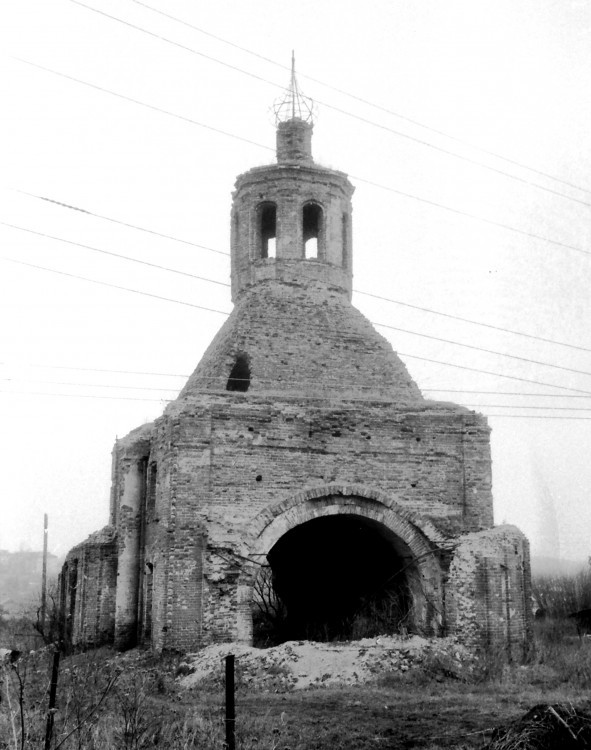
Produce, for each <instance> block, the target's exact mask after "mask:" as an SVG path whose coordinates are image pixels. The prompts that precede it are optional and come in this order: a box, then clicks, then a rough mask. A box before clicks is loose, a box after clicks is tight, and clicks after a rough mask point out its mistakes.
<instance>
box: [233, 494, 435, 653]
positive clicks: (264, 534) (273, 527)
mask: <svg viewBox="0 0 591 750" xmlns="http://www.w3.org/2000/svg"><path fill="white" fill-rule="evenodd" d="M336 515H352V516H356V517H358V518H365V519H369V520H371V521H373V522H374V523H377V524H379V525H380V526H381V527H383V528H384V529H385V530H386V531H387V532H389V533H390V536H391V537H392V538H395V539H396V540H398V541H399V543H400V545H401V546H402V547H403V548H404V549H405V551H406V554H407V555H408V556H409V557H410V558H411V560H412V566H411V567H412V569H411V570H410V572H409V575H411V576H412V577H413V581H412V582H411V588H412V589H413V600H414V606H415V608H416V620H417V623H418V625H419V627H421V628H423V629H424V630H425V631H430V632H433V631H434V630H438V629H439V628H440V627H441V625H442V621H443V601H442V595H441V592H442V571H441V566H440V562H439V555H438V553H439V552H440V551H442V546H443V545H445V542H446V539H445V537H444V536H443V535H442V534H441V533H440V532H439V531H437V529H435V527H434V526H433V525H432V524H431V523H430V522H429V521H427V520H425V519H423V518H420V517H418V516H416V515H415V514H414V513H412V512H410V511H407V510H406V509H404V508H403V507H402V506H401V505H400V504H399V503H398V502H396V500H395V499H394V498H393V497H391V496H389V495H387V494H386V493H384V492H381V491H379V490H375V489H373V488H369V487H365V486H363V485H346V486H345V485H338V484H327V485H323V486H320V487H314V488H311V489H307V490H303V491H301V492H298V493H295V494H294V495H292V496H291V497H289V498H288V499H286V500H284V501H283V502H281V503H277V504H276V505H273V506H270V507H267V508H265V509H264V510H263V511H261V512H260V513H259V514H258V515H257V516H256V517H255V518H254V519H253V520H252V521H251V522H250V524H249V525H248V527H247V529H246V530H245V531H246V533H245V535H244V542H243V547H242V555H243V559H244V558H246V559H247V560H248V561H249V562H246V563H245V565H244V567H243V570H242V575H241V577H240V583H239V593H238V597H239V602H240V605H241V606H239V622H238V635H239V638H240V640H242V641H245V642H249V641H250V640H251V638H252V621H251V613H250V601H251V594H252V584H253V582H254V579H255V577H256V575H257V573H258V570H259V567H260V565H261V564H264V562H265V560H266V556H267V554H268V553H269V552H270V550H271V549H272V548H273V546H274V545H275V544H276V543H277V542H278V541H279V539H281V537H282V536H284V534H286V533H287V532H288V531H290V530H291V529H293V528H295V527H296V526H300V525H301V524H303V523H306V522H308V521H312V520H314V519H315V518H322V517H327V516H336Z"/></svg>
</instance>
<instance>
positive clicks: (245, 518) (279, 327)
mask: <svg viewBox="0 0 591 750" xmlns="http://www.w3.org/2000/svg"><path fill="white" fill-rule="evenodd" d="M303 125H305V124H304V123H295V124H294V123H291V125H289V126H286V127H284V128H283V129H281V128H280V133H279V134H278V138H279V144H280V147H279V162H280V163H279V164H278V165H272V166H269V167H261V168H258V169H254V170H251V171H250V172H247V173H246V174H244V175H241V176H240V177H239V178H238V181H237V183H236V191H235V193H234V205H233V210H232V290H233V297H234V301H235V307H234V310H233V312H232V314H231V315H230V316H229V318H228V320H227V321H226V323H225V324H224V325H223V326H222V328H221V330H220V331H219V333H218V334H217V335H216V337H215V338H214V339H213V341H212V343H211V345H210V346H209V348H208V350H207V351H206V353H205V354H204V356H203V358H202V360H201V362H200V363H199V365H198V366H197V369H196V370H195V372H194V374H193V375H192V376H191V377H190V378H189V380H188V382H187V384H186V386H185V388H184V389H183V391H182V392H181V394H180V395H179V397H178V399H177V400H176V401H174V402H173V403H171V404H170V405H169V406H168V407H167V408H166V410H165V412H164V414H163V415H162V416H161V417H160V418H159V419H158V420H156V422H155V423H153V424H149V425H144V426H143V427H141V428H138V429H137V430H134V431H133V432H132V433H130V435H128V436H127V437H126V438H124V439H123V440H119V441H118V442H117V444H116V446H115V449H114V451H113V489H112V493H111V510H110V523H111V527H108V528H109V529H110V531H109V535H108V536H105V537H104V538H102V537H100V538H95V539H93V538H91V539H89V540H88V541H87V542H86V543H84V544H82V545H79V546H78V547H77V548H75V549H74V550H72V552H71V553H70V555H69V556H68V561H67V563H66V566H65V568H64V571H63V574H62V586H61V591H62V607H63V609H64V611H66V612H68V613H70V614H71V615H72V617H71V625H69V628H70V637H71V640H72V642H73V643H75V644H80V645H94V644H96V643H98V642H101V641H109V642H112V641H113V640H114V642H115V643H116V645H117V646H119V647H120V648H125V647H128V646H130V645H133V644H134V643H136V642H138V641H140V642H144V643H149V644H151V645H152V646H153V647H155V648H157V649H177V650H183V651H191V650H195V649H198V648H200V647H202V646H203V645H206V644H209V643H212V642H218V641H227V640H239V641H242V642H246V643H248V642H250V640H251V638H252V627H253V625H252V616H251V603H252V596H253V583H254V581H255V579H256V577H257V574H258V572H259V570H260V565H261V563H263V562H265V560H266V558H267V555H269V553H270V552H271V551H272V550H273V549H274V548H277V545H278V544H279V543H280V542H281V541H282V540H285V539H287V538H289V536H290V534H293V533H294V532H296V531H298V530H302V529H304V530H305V529H309V528H312V525H313V524H316V527H315V528H318V523H319V522H321V523H327V522H328V523H330V524H332V523H333V521H332V520H330V519H333V518H338V519H341V521H343V522H345V519H354V520H355V524H356V527H355V528H359V529H362V532H363V533H364V534H366V535H369V536H371V535H374V536H373V537H371V538H372V539H375V543H376V545H377V546H379V545H378V543H379V544H381V545H384V544H386V545H387V549H388V555H389V556H391V557H392V559H396V560H398V561H400V562H399V568H397V570H396V572H395V575H396V576H399V577H400V581H401V583H400V588H399V591H400V592H405V594H404V595H405V596H406V597H407V599H408V611H407V612H406V614H405V616H404V617H405V619H404V623H405V625H404V627H406V626H407V625H408V626H410V627H412V628H414V629H415V630H418V631H420V632H422V633H425V634H430V635H441V634H443V633H456V634H458V636H459V637H460V638H461V639H462V640H464V642H465V643H467V644H469V645H471V646H475V645H493V646H498V645H500V646H502V648H503V649H504V653H506V655H507V656H508V657H510V658H520V657H521V656H522V655H523V653H524V648H525V645H526V643H527V640H528V638H529V635H530V625H531V619H530V614H529V607H528V602H529V588H528V587H529V575H530V574H529V557H528V548H527V542H526V541H525V539H524V538H523V537H522V536H521V535H520V533H519V532H518V531H517V530H514V529H512V528H505V527H503V528H501V529H493V528H492V525H493V517H492V493H491V461H490V447H489V428H488V425H487V422H486V420H485V418H484V417H482V416H481V415H479V414H476V413H474V412H471V411H469V410H468V409H465V408H462V407H459V406H457V405H454V404H450V403H440V402H434V401H428V400H425V399H424V398H423V396H422V394H421V393H420V391H419V389H418V387H417V386H416V384H415V383H414V382H413V381H412V379H411V378H410V376H409V374H408V372H407V370H406V367H405V366H404V364H403V363H402V362H401V361H400V359H399V358H398V357H397V355H396V354H395V352H394V351H393V350H392V348H391V346H390V344H389V343H388V342H387V341H386V340H385V339H384V338H383V337H382V336H380V335H379V334H378V333H377V332H376V331H375V330H374V329H373V327H372V326H371V324H370V323H369V321H368V320H367V319H366V318H365V317H364V316H363V315H361V313H359V311H357V310H356V309H355V308H354V307H352V305H351V303H350V290H351V258H352V246H351V203H350V199H351V195H352V192H353V188H352V186H351V185H350V183H349V181H348V179H347V177H346V176H345V175H343V174H342V173H340V172H335V171H332V170H328V169H324V168H321V167H318V166H317V165H315V164H314V163H313V162H312V160H311V158H308V155H307V154H308V152H307V149H308V145H309V144H308V141H306V138H308V136H309V133H310V132H311V130H310V129H309V127H308V126H306V128H307V129H306V128H303ZM292 126H293V127H292ZM290 129H292V130H293V131H294V132H291V130H290ZM288 131H289V132H288ZM312 204H313V205H314V206H319V207H320V208H314V209H313V210H312V211H311V213H310V215H311V216H312V219H310V220H309V221H310V222H311V223H310V226H305V222H304V218H303V216H304V213H303V212H304V208H305V206H306V205H312ZM269 205H271V206H272V210H271V209H268V206H269ZM261 206H263V208H261ZM261 217H263V218H261ZM310 232H312V233H314V232H316V235H317V237H316V239H317V250H318V257H317V258H316V259H314V260H311V259H308V260H307V259H306V258H305V256H304V240H305V238H306V235H309V234H310ZM261 238H262V239H261ZM265 238H266V239H265ZM269 238H272V239H273V240H276V257H264V255H265V253H266V252H267V250H268V247H267V246H266V245H265V242H266V241H267V239H269ZM231 373H232V375H231ZM327 519H328V521H327ZM322 528H324V527H322ZM326 528H329V529H330V528H332V527H330V526H326ZM335 528H337V527H336V526H335ZM340 528H344V527H340ZM347 528H349V527H347ZM360 533H361V532H360ZM292 538H293V537H292ZM329 541H330V540H328V539H327V543H329ZM335 549H336V548H335ZM354 552H355V550H351V554H353V553H354ZM306 553H307V550H306V549H305V548H302V549H301V550H297V551H296V553H295V555H296V558H297V557H298V555H299V556H301V558H302V559H303V558H304V557H305V555H306ZM288 560H289V563H290V564H291V557H289V558H288ZM300 562H301V560H298V559H294V560H293V566H294V567H296V566H298V564H300ZM319 572H320V571H319ZM378 572H379V571H378ZM89 576H92V577H93V581H92V583H88V584H84V586H81V584H80V581H81V580H82V578H84V580H87V579H88V577H89ZM376 577H379V575H377V573H376ZM370 583H371V582H368V585H369V584H370ZM115 588H116V592H115ZM370 588H371V586H370ZM392 627H394V625H392Z"/></svg>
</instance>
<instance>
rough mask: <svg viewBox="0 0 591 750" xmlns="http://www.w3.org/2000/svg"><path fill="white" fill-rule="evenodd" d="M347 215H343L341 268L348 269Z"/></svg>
mask: <svg viewBox="0 0 591 750" xmlns="http://www.w3.org/2000/svg"><path fill="white" fill-rule="evenodd" d="M349 262H350V261H349V215H348V214H347V213H344V214H343V268H349Z"/></svg>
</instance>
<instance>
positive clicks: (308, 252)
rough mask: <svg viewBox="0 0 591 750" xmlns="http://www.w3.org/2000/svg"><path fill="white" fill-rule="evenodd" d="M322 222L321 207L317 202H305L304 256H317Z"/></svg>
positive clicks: (313, 257)
mask: <svg viewBox="0 0 591 750" xmlns="http://www.w3.org/2000/svg"><path fill="white" fill-rule="evenodd" d="M321 224H322V209H321V208H320V206H319V205H318V204H317V203H306V205H305V206H304V211H303V235H304V258H308V259H310V260H313V259H315V258H318V239H319V237H320V227H321Z"/></svg>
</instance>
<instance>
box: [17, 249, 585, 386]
mask: <svg viewBox="0 0 591 750" xmlns="http://www.w3.org/2000/svg"><path fill="white" fill-rule="evenodd" d="M3 260H6V261H8V262H10V263H16V264H18V265H23V266H28V267H30V268H35V269H38V270H42V271H49V272H50V273H56V274H59V275H62V276H68V277H70V278H74V279H79V280H82V281H88V282H90V283H94V284H99V285H101V286H106V287H111V288H114V289H120V290H122V291H126V292H133V293H134V294H140V295H143V296H147V297H151V298H155V299H159V300H163V301H165V302H173V303H176V304H180V305H186V306H188V307H194V308H197V309H199V310H206V311H208V312H215V313H219V314H221V315H226V316H227V315H229V313H227V312H225V311H222V310H216V309H213V308H210V307H204V306H203V305H196V304H194V303H192V302H184V301H182V300H177V299H172V298H170V297H162V296H160V295H157V294H151V293H149V292H142V291H140V290H138V289H130V288H128V287H122V286H118V285H116V284H110V283H107V282H104V281H97V280H96V279H89V278H88V277H86V276H78V275H76V274H72V273H67V272H65V271H57V270H56V269H53V268H47V267H45V266H39V265H35V264H33V263H25V262H24V261H19V260H16V259H14V258H3ZM369 322H371V321H369ZM392 327H393V326H392ZM419 335H423V334H419ZM442 340H443V339H442ZM398 354H399V355H400V356H408V357H411V358H414V359H419V360H424V361H425V362H435V363H437V364H443V365H448V366H450V367H457V368H460V369H464V370H471V371H474V372H480V373H484V374H487V375H494V376H495V377H503V378H509V379H511V380H519V381H522V382H526V383H533V384H535V385H543V386H549V387H551V388H559V389H561V390H568V391H574V392H578V393H585V394H589V395H591V391H585V390H582V389H579V388H572V387H567V386H560V385H556V384H554V383H547V382H544V381H539V380H532V379H529V378H521V377H518V376H515V375H506V374H502V373H495V372H490V371H488V370H481V369H476V368H473V367H468V366H466V365H455V364H452V363H451V362H442V361H440V360H434V359H429V358H427V357H420V356H417V355H412V354H404V353H402V352H398ZM499 354H500V353H499ZM507 356H512V355H507ZM531 362H534V360H531Z"/></svg>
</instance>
